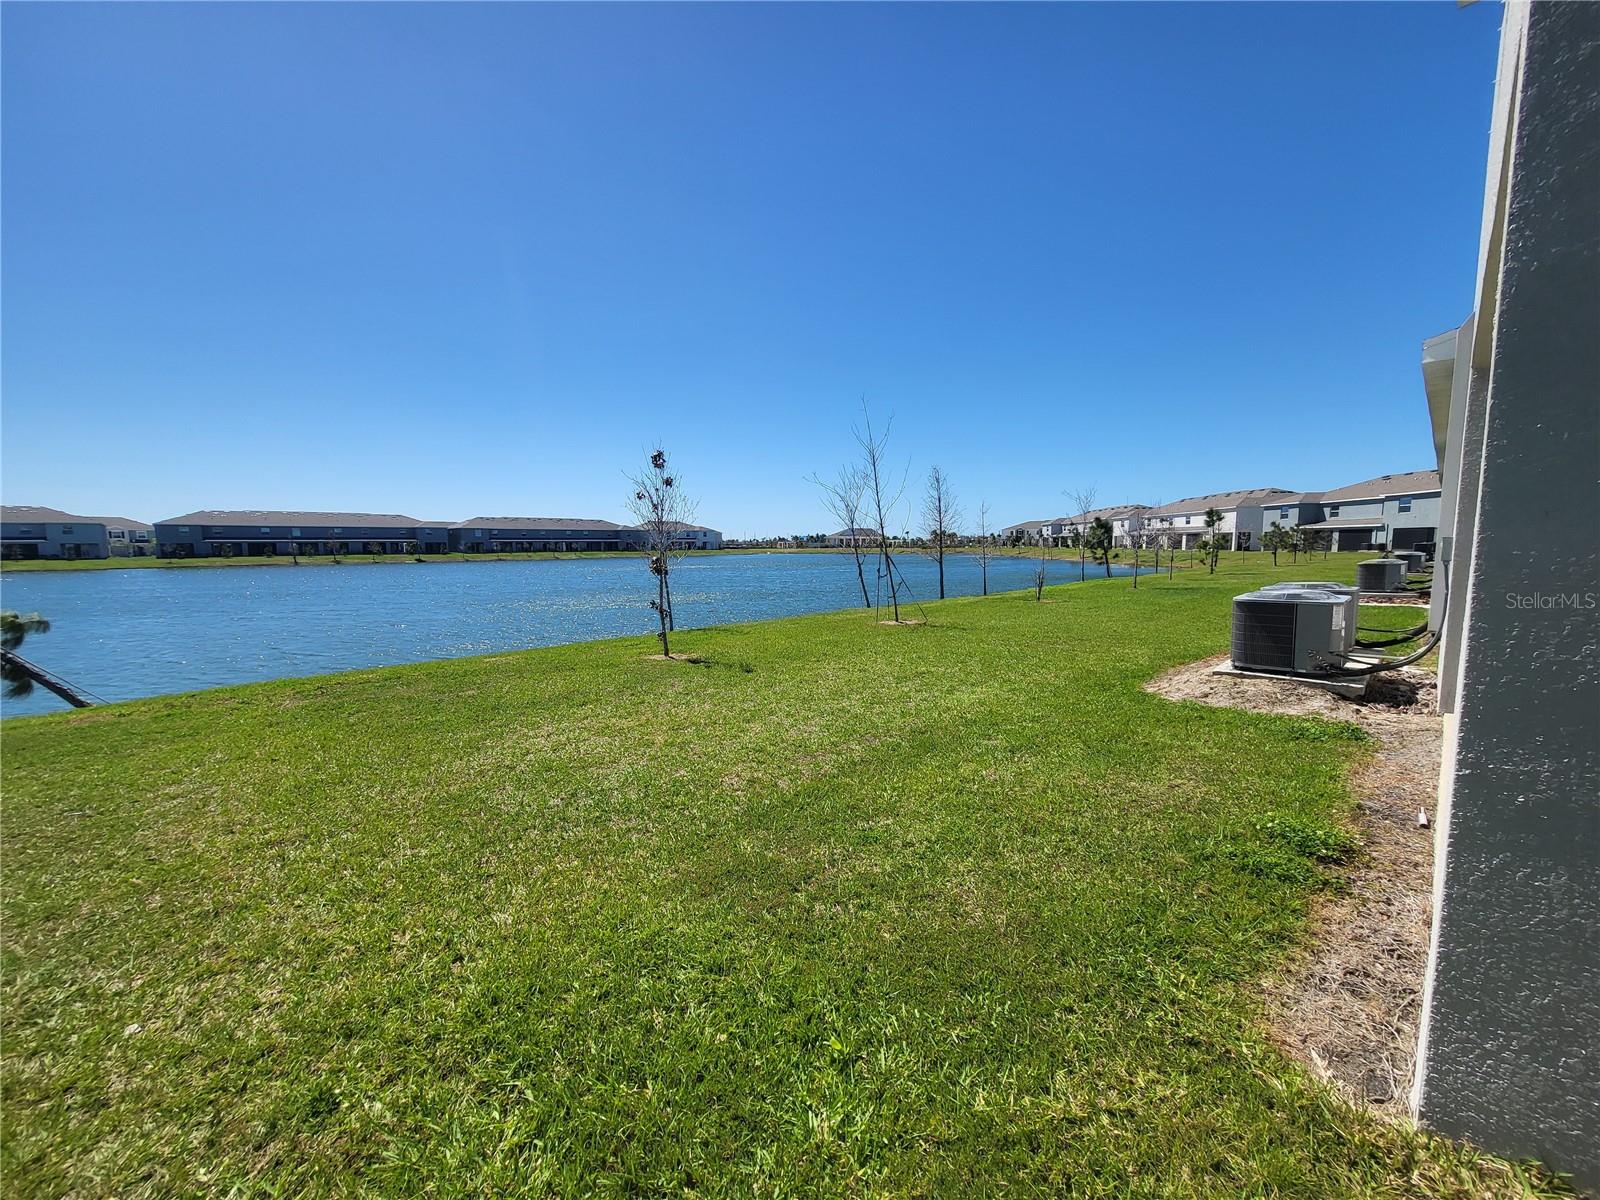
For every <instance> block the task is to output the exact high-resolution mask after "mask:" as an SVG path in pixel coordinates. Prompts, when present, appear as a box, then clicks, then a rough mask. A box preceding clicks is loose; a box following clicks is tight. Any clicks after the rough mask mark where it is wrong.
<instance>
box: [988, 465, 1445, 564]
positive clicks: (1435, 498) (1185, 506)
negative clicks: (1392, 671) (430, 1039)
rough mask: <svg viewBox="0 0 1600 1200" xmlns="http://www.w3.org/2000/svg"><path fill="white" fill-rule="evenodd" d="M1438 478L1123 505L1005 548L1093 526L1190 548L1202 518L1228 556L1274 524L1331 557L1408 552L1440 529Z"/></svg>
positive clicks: (1419, 474) (1200, 533) (1427, 474)
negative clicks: (1314, 542)
mask: <svg viewBox="0 0 1600 1200" xmlns="http://www.w3.org/2000/svg"><path fill="white" fill-rule="evenodd" d="M1439 494H1440V492H1439V472H1438V471H1409V472H1407V473H1405V474H1403V475H1380V476H1378V478H1376V479H1364V480H1362V481H1361V482H1360V483H1352V484H1350V485H1348V486H1346V487H1341V488H1334V489H1333V490H1332V491H1328V492H1291V491H1289V490H1287V489H1285V488H1252V489H1250V490H1248V491H1241V492H1215V493H1213V494H1211V495H1209V496H1190V497H1188V498H1187V499H1184V500H1174V501H1173V502H1172V503H1171V504H1161V505H1157V506H1154V507H1152V506H1150V505H1147V504H1121V505H1115V506H1112V507H1109V508H1096V509H1091V510H1089V511H1088V512H1083V513H1075V514H1073V515H1071V516H1065V517H1055V518H1053V519H1050V520H1043V521H1020V522H1018V523H1017V524H1015V525H1007V526H1006V527H1005V529H1003V530H1002V531H1001V540H1002V541H1004V542H1007V543H1012V544H1015V543H1026V544H1029V545H1035V546H1037V545H1040V544H1043V545H1047V546H1060V545H1065V544H1067V543H1068V542H1070V541H1071V540H1072V539H1073V538H1074V537H1075V536H1076V533H1077V531H1079V530H1082V529H1086V528H1088V527H1089V526H1090V525H1092V524H1093V523H1094V522H1095V521H1096V520H1097V519H1103V520H1105V521H1108V522H1109V523H1110V524H1111V529H1112V537H1113V541H1114V542H1115V544H1116V545H1118V546H1127V545H1129V544H1130V540H1131V537H1132V535H1133V534H1135V533H1139V532H1141V531H1143V532H1157V533H1161V534H1166V535H1170V536H1171V537H1172V543H1173V545H1175V546H1177V547H1179V548H1180V549H1184V550H1189V549H1192V548H1193V547H1194V546H1195V545H1196V543H1198V542H1199V541H1200V539H1202V538H1204V537H1206V536H1207V530H1206V513H1207V512H1208V511H1210V510H1211V509H1215V510H1216V511H1217V512H1219V513H1221V514H1222V524H1221V525H1220V526H1218V532H1219V533H1220V535H1221V536H1222V537H1224V538H1226V539H1227V543H1228V546H1229V548H1230V549H1234V550H1256V549H1260V548H1261V537H1262V535H1263V534H1264V533H1265V532H1266V531H1267V530H1269V529H1271V528H1272V525H1273V523H1274V522H1276V523H1277V524H1278V525H1280V526H1282V527H1283V528H1284V529H1293V528H1296V527H1301V528H1305V529H1310V530H1313V531H1315V532H1316V533H1318V534H1320V535H1322V536H1323V537H1324V538H1325V539H1326V541H1327V544H1328V545H1329V547H1330V548H1331V549H1334V550H1374V549H1389V550H1406V549H1410V548H1412V547H1415V546H1429V545H1432V544H1433V543H1434V542H1435V541H1436V539H1437V537H1438V527H1439Z"/></svg>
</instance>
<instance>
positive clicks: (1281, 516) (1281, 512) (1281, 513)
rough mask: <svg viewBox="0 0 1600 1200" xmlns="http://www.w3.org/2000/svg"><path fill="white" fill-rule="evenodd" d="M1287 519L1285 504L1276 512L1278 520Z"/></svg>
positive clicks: (1287, 513) (1287, 511)
mask: <svg viewBox="0 0 1600 1200" xmlns="http://www.w3.org/2000/svg"><path fill="white" fill-rule="evenodd" d="M1288 519H1289V506H1288V505H1287V504H1285V505H1284V506H1283V507H1282V508H1280V509H1279V510H1278V520H1280V521H1287V520H1288Z"/></svg>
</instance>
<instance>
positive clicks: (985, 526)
mask: <svg viewBox="0 0 1600 1200" xmlns="http://www.w3.org/2000/svg"><path fill="white" fill-rule="evenodd" d="M992 540H993V535H992V534H991V533H990V532H989V502H988V501H987V500H985V501H984V502H983V503H982V504H980V505H979V506H978V550H977V553H976V554H975V555H974V556H973V557H975V558H976V559H977V560H978V569H979V570H980V571H982V572H983V594H984V595H985V596H987V595H988V594H989V560H990V559H992V558H993V557H994V546H993V544H992Z"/></svg>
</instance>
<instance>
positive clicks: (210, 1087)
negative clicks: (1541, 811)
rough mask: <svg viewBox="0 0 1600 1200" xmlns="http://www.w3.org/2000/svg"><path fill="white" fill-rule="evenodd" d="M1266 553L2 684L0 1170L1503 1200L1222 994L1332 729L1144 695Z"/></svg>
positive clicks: (1263, 574) (1323, 800) (130, 1191)
mask: <svg viewBox="0 0 1600 1200" xmlns="http://www.w3.org/2000/svg"><path fill="white" fill-rule="evenodd" d="M1353 562H1354V556H1347V557H1346V558H1344V559H1335V560H1332V561H1331V562H1330V563H1328V564H1325V565H1324V564H1319V566H1325V570H1322V571H1319V573H1332V574H1335V575H1337V576H1338V577H1342V578H1346V579H1348V578H1349V577H1350V575H1351V574H1352V573H1353ZM1305 573H1306V565H1305V564H1303V563H1302V564H1300V565H1299V566H1298V567H1295V566H1293V565H1291V564H1289V563H1288V562H1287V561H1285V562H1284V564H1283V565H1282V566H1281V567H1280V568H1279V569H1278V570H1277V571H1276V572H1273V571H1272V569H1271V567H1270V563H1269V562H1268V561H1267V560H1266V558H1265V557H1264V556H1260V555H1256V556H1251V559H1250V561H1249V562H1248V563H1247V564H1241V563H1230V564H1228V565H1227V566H1226V567H1225V569H1224V571H1223V573H1221V574H1219V575H1218V576H1216V577H1211V576H1207V575H1205V574H1204V573H1203V572H1182V573H1179V575H1178V576H1177V578H1176V579H1175V580H1173V581H1171V582H1167V581H1166V580H1164V579H1163V580H1159V581H1158V580H1153V579H1152V580H1147V581H1145V583H1144V584H1143V585H1142V586H1141V587H1140V588H1139V590H1138V591H1137V592H1134V591H1133V590H1132V589H1131V588H1130V587H1129V586H1128V582H1127V580H1125V579H1117V580H1113V581H1109V582H1093V583H1089V584H1084V585H1076V586H1071V587H1055V588H1051V589H1048V591H1047V592H1046V601H1047V602H1046V603H1043V604H1036V603H1034V602H1033V600H1032V597H1031V595H1025V594H1010V595H1004V596H997V597H991V598H989V599H964V600H952V601H948V602H944V603H937V604H929V605H925V606H924V607H925V609H926V612H927V615H928V617H929V622H928V624H927V625H924V626H907V627H892V626H884V625H880V624H877V623H876V622H875V621H874V620H873V618H872V617H871V616H869V615H867V614H864V613H861V612H850V613H840V614H833V615H828V616H821V617H806V618H799V619H793V620H787V621H779V622H772V623H767V624H759V625H744V626H735V627H726V628H719V629H714V630H706V631H701V632H695V633H684V634H680V635H679V636H678V638H677V641H676V648H678V649H680V650H681V651H682V652H687V653H693V654H694V655H696V656H699V658H700V660H701V661H699V662H696V663H687V662H662V661H652V660H650V659H649V658H648V657H647V656H648V655H650V654H651V653H652V651H653V650H654V649H655V646H654V643H653V642H652V641H650V640H649V639H646V638H634V639H627V640H620V641H612V642H602V643H591V644H585V645H577V646H566V647H558V648H554V649H546V650H537V651H531V652H527V653H518V654H500V655H494V656H491V657H487V658H477V659H461V660H455V661H449V662H440V663H431V664H425V665H420V666H410V667H398V668H391V669H384V670H374V671H361V672H353V673H350V674H347V675H341V676H329V677H323V678H316V679H307V680H299V681H289V682H282V683H274V684H264V685H257V686H251V687H240V688H231V689H226V690H221V691H215V692H208V693H202V694H195V695H189V696H182V697H174V698H166V699H158V700H150V701H141V702H137V703H131V704H124V705H117V706H113V707H109V708H105V709H95V710H89V711H86V712H82V713H67V714H62V715H59V716H48V717H32V718H21V719H17V720H12V721H7V722H6V723H5V724H4V727H3V734H0V736H3V750H4V762H3V769H4V788H5V805H4V813H3V834H4V854H5V861H4V867H5V875H4V893H5V894H4V917H5V927H4V966H5V975H4V991H3V995H0V999H3V1003H4V1009H3V1018H0V1019H3V1024H0V1032H3V1042H4V1051H3V1069H4V1075H3V1080H4V1110H3V1116H4V1129H5V1137H4V1142H3V1155H4V1158H3V1173H4V1181H5V1189H6V1192H7V1193H8V1194H11V1195H18V1196H23V1195H26V1196H56V1195H74V1196H98V1195H113V1194H114V1195H119V1196H127V1197H137V1196H169V1195H190V1194H204V1195H273V1196H279V1195H281V1196H316V1195H334V1194H337V1195H387V1196H411V1195H418V1194H424V1193H426V1194H430V1195H439V1196H456V1195H460V1196H467V1195H471V1196H495V1195H534V1196H537V1195H546V1194H551V1195H562V1194H570V1195H579V1194H582V1195H589V1194H600V1195H632V1196H639V1195H651V1196H655V1195H659V1196H667V1195H672V1196H679V1197H682V1196H726V1195H755V1196H772V1197H778V1196H785V1197H788V1196H796V1197H798V1196H819V1197H822V1196H827V1197H833V1196H880V1195H917V1196H957V1197H965V1196H975V1195H996V1194H1005V1195H1016V1196H1028V1195H1072V1196H1105V1197H1125V1196H1208V1197H1218V1198H1222V1197H1227V1198H1229V1200H1234V1198H1237V1197H1244V1196H1274V1197H1277V1196H1299V1197H1318V1198H1322V1197H1360V1196H1395V1197H1400V1196H1461V1197H1466V1196H1479V1195H1485V1194H1490V1189H1491V1188H1501V1189H1503V1192H1502V1193H1500V1194H1507V1195H1521V1194H1523V1192H1522V1190H1521V1188H1522V1183H1521V1182H1519V1180H1536V1179H1538V1178H1539V1177H1537V1176H1535V1175H1530V1174H1529V1173H1528V1172H1527V1171H1525V1170H1524V1169H1522V1168H1512V1167H1508V1166H1507V1165H1505V1164H1499V1163H1496V1162H1494V1161H1492V1160H1488V1159H1484V1158H1481V1157H1479V1156H1477V1155H1475V1154H1474V1153H1473V1152H1471V1151H1470V1150H1468V1149H1466V1148H1462V1147H1458V1146H1454V1145H1451V1144H1449V1143H1446V1142H1443V1141H1439V1140H1435V1139H1430V1138H1426V1137H1424V1136H1421V1135H1419V1134H1416V1133H1413V1132H1410V1131H1408V1130H1405V1129H1402V1128H1399V1127H1396V1126H1393V1125H1387V1124H1383V1123H1380V1122H1379V1121H1378V1120H1376V1119H1375V1118H1371V1117H1368V1116H1365V1115H1363V1114H1361V1113H1359V1112H1357V1111H1355V1110H1353V1109H1351V1108H1349V1107H1346V1106H1345V1105H1344V1104H1342V1103H1341V1102H1339V1101H1338V1100H1337V1099H1335V1098H1334V1097H1333V1096H1332V1095H1331V1094H1330V1093H1328V1092H1327V1091H1326V1090H1325V1089H1323V1088H1322V1087H1321V1086H1319V1085H1317V1084H1315V1083H1313V1082H1312V1081H1311V1080H1310V1079H1309V1077H1308V1076H1307V1075H1306V1074H1304V1073H1303V1072H1302V1071H1301V1070H1300V1069H1298V1068H1297V1067H1296V1066H1294V1065H1293V1064H1292V1063H1290V1062H1289V1061H1288V1060H1286V1059H1285V1057H1284V1056H1283V1055H1282V1054H1280V1053H1279V1052H1278V1051H1277V1050H1276V1049H1274V1048H1273V1046H1272V1045H1271V1044H1270V1042H1269V1041H1268V1040H1267V1038H1266V1036H1265V1035H1264V1034H1263V1032H1262V1030H1261V1027H1260V1024H1259V1019H1258V1018H1259V1015H1260V1013H1259V1003H1260V1002H1259V999H1258V981H1259V980H1260V978H1261V977H1262V975H1263V974H1264V973H1265V972H1267V971H1269V970H1271V969H1272V968H1273V966H1274V964H1275V963H1276V962H1277V961H1278V960H1279V957H1280V955H1281V954H1282V952H1283V951H1284V950H1285V949H1286V948H1288V947H1289V946H1290V945H1291V944H1292V943H1293V942H1294V941H1295V939H1296V938H1297V937H1299V936H1300V935H1301V932H1302V928H1303V921H1304V917H1305V913H1306V909H1307V904H1308V902H1309V900H1310V898H1311V897H1312V895H1313V893H1314V892H1315V891H1316V889H1317V888H1318V887H1319V886H1323V885H1322V883H1321V882H1320V880H1321V877H1322V870H1323V869H1322V868H1321V867H1320V866H1319V865H1318V864H1317V863H1316V862H1315V861H1314V860H1313V859H1312V858H1309V857H1306V856H1305V853H1304V851H1305V850H1307V849H1310V848H1314V847H1317V846H1328V845H1338V844H1340V842H1341V841H1342V839H1341V838H1339V837H1338V836H1337V831H1338V828H1339V826H1340V825H1341V824H1342V823H1343V822H1345V820H1346V818H1347V816H1348V814H1349V810H1350V801H1349V798H1348V795H1347V793H1346V789H1345V784H1344V775H1345V768H1346V766H1347V765H1348V764H1349V763H1350V762H1351V761H1352V760H1353V758H1354V757H1355V756H1357V755H1359V754H1362V753H1364V748H1363V744H1362V740H1361V735H1360V734H1359V732H1358V731H1357V730H1356V729H1355V728H1354V727H1353V726H1341V725H1336V724H1329V723H1325V722H1319V721H1313V720H1309V719H1298V718H1287V717H1283V718H1274V717H1263V716H1256V715H1250V714H1247V713H1243V712H1236V711H1231V710H1225V709H1215V708H1206V707H1202V706H1200V705H1195V704H1175V703H1171V702H1169V701H1166V700H1163V699H1161V698H1158V697H1155V696H1152V695H1149V694H1147V693H1145V692H1144V691H1142V690H1141V688H1140V684H1141V683H1142V682H1143V681H1144V680H1146V679H1147V678H1149V677H1150V676H1151V675H1153V674H1154V673H1156V672H1157V671H1160V670H1161V669H1163V668H1165V667H1168V666H1171V665H1174V664H1177V663H1181V662H1185V661H1189V660H1192V659H1195V658H1199V657H1201V656H1203V655H1205V654H1208V653H1212V652H1215V651H1217V650H1220V649H1222V648H1224V646H1225V644H1226V635H1227V615H1228V601H1229V597H1230V596H1231V595H1232V594H1234V593H1235V592H1237V591H1240V590H1243V586H1245V585H1250V584H1255V583H1259V582H1263V581H1266V580H1267V579H1268V578H1269V577H1271V578H1283V579H1291V578H1299V577H1302V576H1303V575H1304V574H1305ZM1528 1186H1529V1187H1530V1188H1538V1189H1545V1188H1547V1187H1548V1186H1549V1185H1548V1184H1547V1183H1538V1182H1529V1184H1528ZM1541 1194H1542V1193H1541Z"/></svg>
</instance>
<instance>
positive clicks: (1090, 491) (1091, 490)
mask: <svg viewBox="0 0 1600 1200" xmlns="http://www.w3.org/2000/svg"><path fill="white" fill-rule="evenodd" d="M1065 494H1066V496H1067V499H1069V500H1071V501H1072V507H1073V510H1074V511H1073V515H1072V540H1073V541H1075V542H1076V543H1077V544H1078V580H1079V582H1080V583H1081V582H1082V581H1083V580H1084V579H1087V578H1088V569H1087V567H1086V565H1085V560H1086V558H1087V556H1088V553H1089V544H1088V543H1089V526H1090V522H1091V518H1090V517H1089V515H1088V514H1089V513H1090V512H1092V511H1093V510H1094V502H1095V501H1096V500H1097V499H1098V498H1099V496H1100V492H1099V490H1098V489H1097V488H1096V487H1095V486H1094V485H1093V484H1092V483H1091V484H1090V485H1089V486H1088V487H1085V488H1082V489H1078V490H1074V491H1071V492H1067V493H1065Z"/></svg>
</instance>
